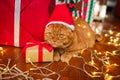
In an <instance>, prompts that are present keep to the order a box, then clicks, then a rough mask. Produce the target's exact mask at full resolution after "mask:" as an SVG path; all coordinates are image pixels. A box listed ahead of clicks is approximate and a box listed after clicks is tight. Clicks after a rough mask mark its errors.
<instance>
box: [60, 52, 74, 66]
mask: <svg viewBox="0 0 120 80" xmlns="http://www.w3.org/2000/svg"><path fill="white" fill-rule="evenodd" d="M72 57H73V55H72V54H71V53H67V52H66V53H64V54H63V55H62V56H61V61H62V62H66V63H67V64H69V61H70V59H71V58H72Z"/></svg>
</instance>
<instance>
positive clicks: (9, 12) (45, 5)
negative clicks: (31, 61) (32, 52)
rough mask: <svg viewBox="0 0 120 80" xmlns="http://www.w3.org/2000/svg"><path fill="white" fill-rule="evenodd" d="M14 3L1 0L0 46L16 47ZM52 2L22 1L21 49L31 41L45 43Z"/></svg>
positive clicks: (46, 0)
mask: <svg viewBox="0 0 120 80" xmlns="http://www.w3.org/2000/svg"><path fill="white" fill-rule="evenodd" d="M14 2H15V0H0V44H7V45H14ZM50 5H51V4H50V0H21V13H20V14H21V15H20V47H23V46H25V44H26V42H29V41H33V40H36V41H44V38H43V35H44V29H45V25H46V23H47V21H48V18H49V10H48V9H49V7H50Z"/></svg>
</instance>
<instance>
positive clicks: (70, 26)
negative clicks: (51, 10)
mask: <svg viewBox="0 0 120 80" xmlns="http://www.w3.org/2000/svg"><path fill="white" fill-rule="evenodd" d="M50 24H63V25H65V26H66V27H68V28H70V29H71V30H74V29H75V27H74V25H70V24H67V23H65V22H62V21H51V22H49V23H48V24H47V25H46V27H48V25H50Z"/></svg>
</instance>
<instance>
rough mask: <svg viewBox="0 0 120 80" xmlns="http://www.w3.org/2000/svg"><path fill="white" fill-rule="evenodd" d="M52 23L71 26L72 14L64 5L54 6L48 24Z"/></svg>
mask: <svg viewBox="0 0 120 80" xmlns="http://www.w3.org/2000/svg"><path fill="white" fill-rule="evenodd" d="M53 21H55V22H56V21H57V22H64V23H67V24H69V25H73V19H72V14H71V12H70V11H69V9H68V7H67V6H66V4H58V5H56V6H55V9H54V11H53V13H52V15H51V17H50V19H49V23H50V22H53Z"/></svg>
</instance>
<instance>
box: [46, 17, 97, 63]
mask: <svg viewBox="0 0 120 80" xmlns="http://www.w3.org/2000/svg"><path fill="white" fill-rule="evenodd" d="M73 21H74V26H75V30H71V29H69V28H68V27H66V26H64V25H63V24H50V25H49V26H48V27H46V29H45V33H44V39H45V42H46V43H48V44H50V45H51V46H53V47H54V49H55V52H54V60H55V61H59V60H61V61H63V62H67V63H69V60H70V59H71V58H72V57H73V56H74V55H78V54H79V53H80V51H81V50H82V49H84V48H88V47H93V46H94V44H95V40H96V38H95V35H96V34H95V32H94V31H92V29H91V28H90V26H89V24H88V23H87V22H85V21H84V20H83V19H81V18H77V17H76V18H73Z"/></svg>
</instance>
